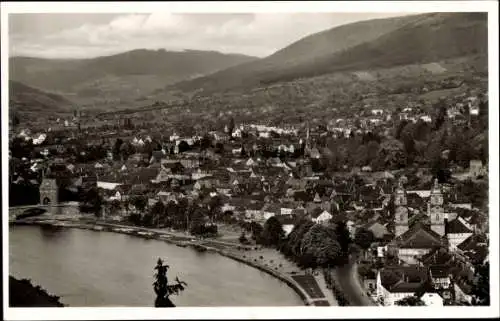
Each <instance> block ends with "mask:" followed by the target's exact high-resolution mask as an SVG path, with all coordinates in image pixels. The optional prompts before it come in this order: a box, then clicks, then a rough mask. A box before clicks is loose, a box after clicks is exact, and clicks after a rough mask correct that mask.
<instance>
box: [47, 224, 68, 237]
mask: <svg viewBox="0 0 500 321" xmlns="http://www.w3.org/2000/svg"><path fill="white" fill-rule="evenodd" d="M40 232H41V233H40V235H41V236H42V237H43V238H44V239H52V238H56V239H57V238H59V239H60V238H64V237H65V236H66V235H67V233H65V232H67V229H65V228H64V227H61V226H51V225H42V226H40Z"/></svg>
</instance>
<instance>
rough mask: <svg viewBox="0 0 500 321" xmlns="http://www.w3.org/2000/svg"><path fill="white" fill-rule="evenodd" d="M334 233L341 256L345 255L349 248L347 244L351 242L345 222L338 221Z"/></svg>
mask: <svg viewBox="0 0 500 321" xmlns="http://www.w3.org/2000/svg"><path fill="white" fill-rule="evenodd" d="M335 235H336V236H337V241H338V242H339V244H340V248H341V250H342V254H343V256H347V254H348V250H349V244H350V243H351V242H352V240H351V235H350V233H349V230H348V229H347V224H346V222H344V221H342V222H338V223H337V224H336V226H335Z"/></svg>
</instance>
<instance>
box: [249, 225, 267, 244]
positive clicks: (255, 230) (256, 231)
mask: <svg viewBox="0 0 500 321" xmlns="http://www.w3.org/2000/svg"><path fill="white" fill-rule="evenodd" d="M263 230H264V228H263V227H262V225H260V224H259V223H257V222H252V223H250V226H249V231H250V232H252V239H253V240H258V239H260V236H261V234H262V231H263Z"/></svg>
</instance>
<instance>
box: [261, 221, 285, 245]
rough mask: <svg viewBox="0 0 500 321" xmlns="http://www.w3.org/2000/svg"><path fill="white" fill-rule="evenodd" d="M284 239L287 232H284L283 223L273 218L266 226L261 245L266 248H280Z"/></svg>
mask: <svg viewBox="0 0 500 321" xmlns="http://www.w3.org/2000/svg"><path fill="white" fill-rule="evenodd" d="M284 237H285V231H283V226H282V224H281V222H280V221H279V220H278V219H277V218H276V217H274V216H272V217H270V218H269V219H268V220H267V221H266V223H265V224H264V229H263V231H262V234H261V238H260V243H262V244H264V245H266V246H279V244H280V242H281V241H282V240H283V238H284Z"/></svg>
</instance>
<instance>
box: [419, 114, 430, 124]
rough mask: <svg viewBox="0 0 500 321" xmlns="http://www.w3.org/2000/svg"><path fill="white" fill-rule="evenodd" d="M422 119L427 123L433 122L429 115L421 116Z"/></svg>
mask: <svg viewBox="0 0 500 321" xmlns="http://www.w3.org/2000/svg"><path fill="white" fill-rule="evenodd" d="M420 119H421V120H422V121H424V122H426V123H432V118H431V116H429V115H424V116H420Z"/></svg>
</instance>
